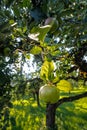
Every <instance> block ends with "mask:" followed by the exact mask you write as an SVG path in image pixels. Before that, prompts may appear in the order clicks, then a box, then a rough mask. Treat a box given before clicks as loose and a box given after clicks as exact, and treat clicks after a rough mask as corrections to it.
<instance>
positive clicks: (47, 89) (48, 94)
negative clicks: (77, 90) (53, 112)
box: [39, 84, 59, 104]
mask: <svg viewBox="0 0 87 130" xmlns="http://www.w3.org/2000/svg"><path fill="white" fill-rule="evenodd" d="M39 97H40V99H41V100H43V101H44V102H46V103H51V104H54V103H56V102H57V101H58V99H59V89H58V88H57V87H55V86H54V85H48V84H47V85H45V86H42V87H41V88H40V90H39Z"/></svg>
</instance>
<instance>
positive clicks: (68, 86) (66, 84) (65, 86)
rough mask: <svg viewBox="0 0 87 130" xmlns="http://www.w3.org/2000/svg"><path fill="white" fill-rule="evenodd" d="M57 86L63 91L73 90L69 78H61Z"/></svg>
mask: <svg viewBox="0 0 87 130" xmlns="http://www.w3.org/2000/svg"><path fill="white" fill-rule="evenodd" d="M57 88H58V89H59V90H61V91H65V92H69V91H71V90H72V85H71V83H70V82H68V81H67V80H60V82H59V83H57Z"/></svg>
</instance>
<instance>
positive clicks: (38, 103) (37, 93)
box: [36, 91, 40, 106]
mask: <svg viewBox="0 0 87 130" xmlns="http://www.w3.org/2000/svg"><path fill="white" fill-rule="evenodd" d="M36 96H37V105H38V106H40V101H39V91H37V92H36Z"/></svg>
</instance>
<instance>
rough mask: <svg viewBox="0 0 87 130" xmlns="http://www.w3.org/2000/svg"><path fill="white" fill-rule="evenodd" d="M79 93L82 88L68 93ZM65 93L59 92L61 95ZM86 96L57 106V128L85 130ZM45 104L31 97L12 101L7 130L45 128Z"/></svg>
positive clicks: (86, 129)
mask: <svg viewBox="0 0 87 130" xmlns="http://www.w3.org/2000/svg"><path fill="white" fill-rule="evenodd" d="M76 91H77V93H81V92H83V91H84V90H83V89H82V90H73V91H72V92H71V93H69V94H68V96H69V95H71V96H72V95H73V94H76ZM62 96H63V97H64V96H66V93H61V97H62ZM86 101H87V98H82V99H79V100H77V101H74V102H67V103H64V104H62V105H61V106H60V107H59V108H57V112H56V124H57V125H58V130H87V123H86V122H87V102H86ZM45 114H46V112H45V104H44V103H43V102H41V107H38V105H37V102H36V101H34V99H33V98H31V99H24V98H23V99H21V100H15V101H13V108H11V109H10V121H9V127H8V128H7V130H45V120H46V118H45Z"/></svg>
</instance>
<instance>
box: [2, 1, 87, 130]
mask: <svg viewBox="0 0 87 130" xmlns="http://www.w3.org/2000/svg"><path fill="white" fill-rule="evenodd" d="M31 55H33V57H34V60H33V64H36V66H37V70H36V71H35V73H34V74H32V73H31V72H30V73H29V75H30V77H28V76H27V77H26V76H25V73H24V71H23V66H24V63H25V62H26V63H27V59H28V60H31ZM18 78H19V80H18V81H19V85H18V87H16V88H15V87H13V86H12V81H17V79H18ZM0 79H1V80H0V90H1V91H0V111H2V110H3V109H4V108H5V107H6V106H9V107H11V106H12V104H11V98H12V96H13V93H14V92H15V91H16V93H17V94H18V95H19V94H20V93H24V91H25V90H26V88H25V86H26V83H27V82H29V83H31V82H33V83H34V86H36V87H38V86H39V88H40V87H41V86H40V84H39V85H38V86H37V83H36V84H35V82H34V81H35V79H36V80H37V82H38V83H40V82H41V84H43V86H44V87H41V88H40V89H39V88H38V89H37V88H36V87H35V89H37V91H36V92H37V93H38V94H40V98H41V100H42V99H43V100H44V101H45V102H46V126H47V127H48V128H51V129H53V130H54V129H57V128H56V127H55V126H56V125H55V114H56V109H57V107H58V106H59V105H60V104H62V103H64V102H68V101H74V100H77V99H79V98H82V97H86V96H87V92H84V93H82V94H80V95H76V96H72V97H68V98H62V99H60V98H59V93H60V92H59V91H61V90H63V91H67V92H69V91H71V89H73V87H72V86H71V84H70V83H69V82H68V80H69V79H73V80H75V81H76V82H78V81H79V80H80V79H81V80H83V81H84V84H85V83H86V81H87V2H86V0H83V1H82V0H72V1H70V0H62V1H61V0H20V1H17V0H12V1H11V0H2V1H0ZM14 79H16V80H14ZM22 81H23V83H24V84H23V85H21V82H22ZM20 86H22V87H21V89H20ZM32 86H33V85H32V83H31V87H32ZM46 92H47V93H46ZM38 94H37V97H38ZM52 94H53V95H52ZM48 95H49V96H48ZM49 97H50V98H49ZM3 111H4V110H3ZM3 111H2V112H1V115H0V120H1V116H2V114H3ZM5 116H6V114H5ZM7 116H8V114H7ZM8 118H9V116H8ZM6 119H7V118H6ZM5 127H6V126H5ZM3 129H5V128H3Z"/></svg>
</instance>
